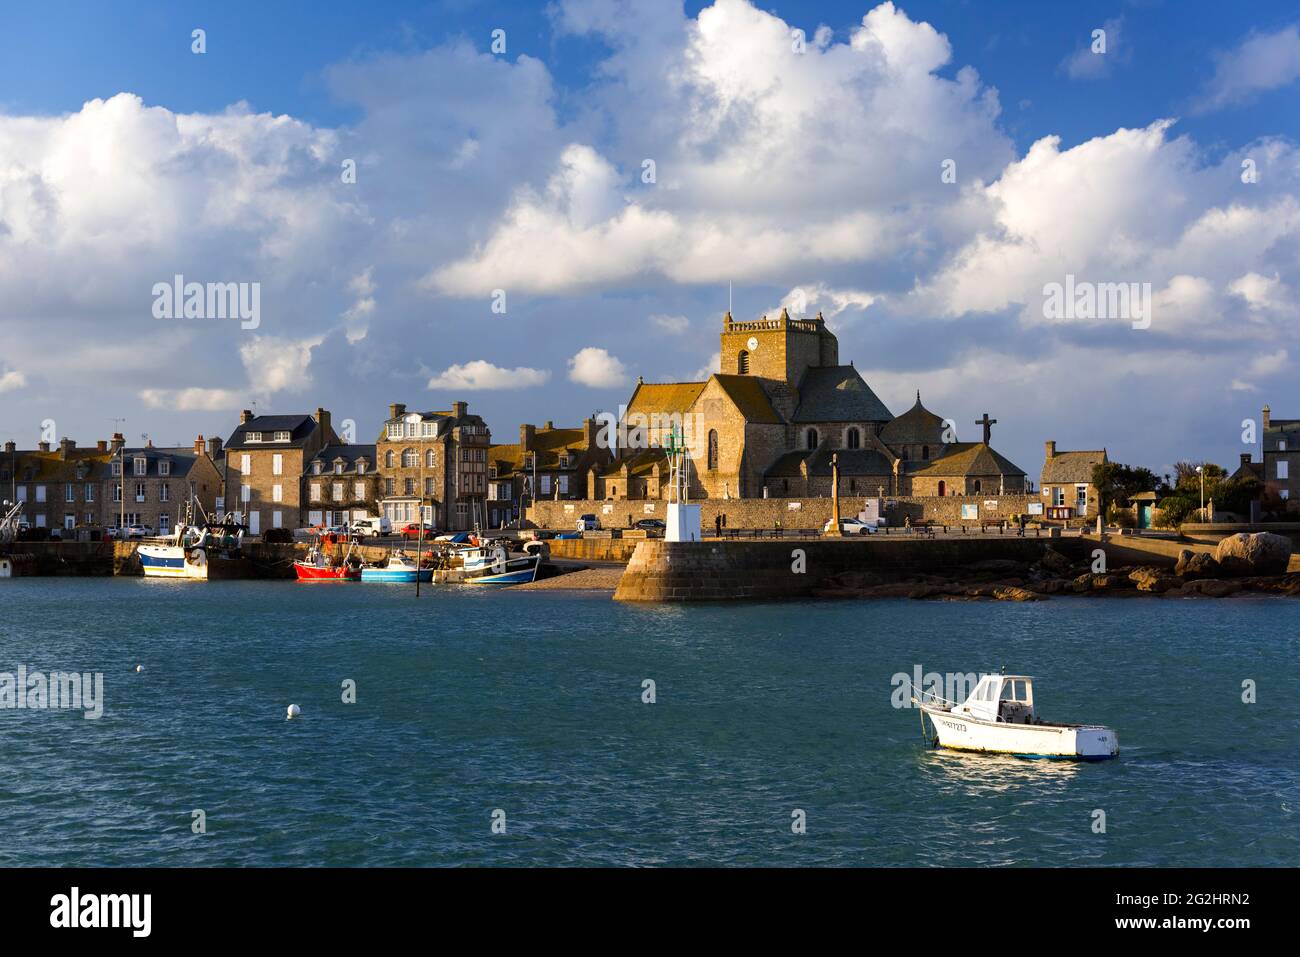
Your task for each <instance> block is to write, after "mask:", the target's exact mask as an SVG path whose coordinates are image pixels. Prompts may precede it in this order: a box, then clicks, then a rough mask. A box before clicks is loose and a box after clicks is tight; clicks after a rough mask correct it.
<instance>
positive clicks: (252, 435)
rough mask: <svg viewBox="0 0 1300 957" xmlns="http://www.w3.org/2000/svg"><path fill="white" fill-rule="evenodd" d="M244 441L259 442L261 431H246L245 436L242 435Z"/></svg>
mask: <svg viewBox="0 0 1300 957" xmlns="http://www.w3.org/2000/svg"><path fill="white" fill-rule="evenodd" d="M244 441H245V442H261V441H262V433H261V432H249V433H247V434H246V435H245V437H244Z"/></svg>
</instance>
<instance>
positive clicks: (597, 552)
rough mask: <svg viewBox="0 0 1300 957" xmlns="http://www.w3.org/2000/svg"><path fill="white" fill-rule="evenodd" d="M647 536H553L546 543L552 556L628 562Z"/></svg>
mask: <svg viewBox="0 0 1300 957" xmlns="http://www.w3.org/2000/svg"><path fill="white" fill-rule="evenodd" d="M643 541H646V539H645V538H640V539H636V538H553V539H548V540H547V542H546V544H547V545H548V546H549V547H550V549H551V557H552V558H560V559H564V560H567V561H576V562H622V563H626V562H627V561H628V560H629V559H631V557H632V553H633V552H635V551H636V547H637V545H639V544H641V542H643Z"/></svg>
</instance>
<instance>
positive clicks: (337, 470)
mask: <svg viewBox="0 0 1300 957" xmlns="http://www.w3.org/2000/svg"><path fill="white" fill-rule="evenodd" d="M334 474H335V475H342V474H343V463H342V462H341V461H339V462H335V463H334Z"/></svg>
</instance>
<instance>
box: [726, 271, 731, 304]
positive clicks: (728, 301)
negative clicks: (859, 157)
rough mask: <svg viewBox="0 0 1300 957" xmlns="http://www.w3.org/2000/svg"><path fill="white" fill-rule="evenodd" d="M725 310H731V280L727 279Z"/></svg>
mask: <svg viewBox="0 0 1300 957" xmlns="http://www.w3.org/2000/svg"><path fill="white" fill-rule="evenodd" d="M727 312H731V280H730V279H728V280H727Z"/></svg>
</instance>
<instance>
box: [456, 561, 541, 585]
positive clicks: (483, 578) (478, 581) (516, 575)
mask: <svg viewBox="0 0 1300 957" xmlns="http://www.w3.org/2000/svg"><path fill="white" fill-rule="evenodd" d="M536 577H537V570H536V569H535V568H533V567H532V566H529V567H528V568H523V569H520V570H518V571H508V572H502V573H501V574H499V575H493V574H488V575H479V576H476V577H474V578H466V579H465V584H466V585H521V584H523V583H525V582H530V581H532V580H533V579H534V578H536Z"/></svg>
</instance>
